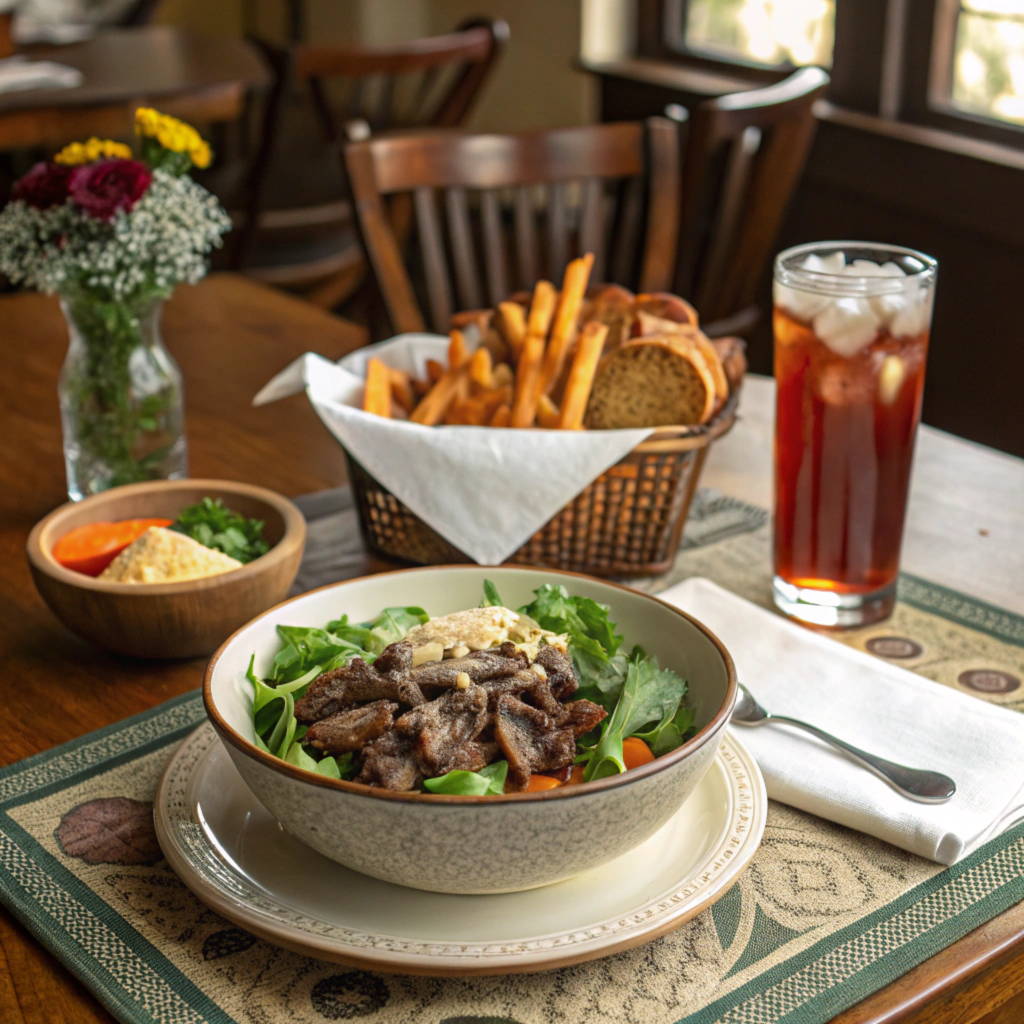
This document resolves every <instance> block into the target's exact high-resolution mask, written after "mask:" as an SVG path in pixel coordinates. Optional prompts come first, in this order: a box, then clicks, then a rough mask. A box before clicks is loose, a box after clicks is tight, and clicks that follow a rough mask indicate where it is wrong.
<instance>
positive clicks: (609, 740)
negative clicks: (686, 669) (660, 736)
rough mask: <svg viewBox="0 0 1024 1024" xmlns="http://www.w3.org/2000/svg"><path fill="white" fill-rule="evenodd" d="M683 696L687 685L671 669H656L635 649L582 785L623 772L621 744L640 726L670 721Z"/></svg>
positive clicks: (655, 666) (602, 727)
mask: <svg viewBox="0 0 1024 1024" xmlns="http://www.w3.org/2000/svg"><path fill="white" fill-rule="evenodd" d="M685 693H686V682H685V680H684V679H682V678H681V677H680V676H678V675H676V673H675V672H673V671H672V670H671V669H667V668H666V669H663V668H659V666H658V661H657V659H656V658H648V657H646V656H645V655H644V652H643V651H642V650H641V649H640V648H634V650H633V653H632V654H631V655H630V659H629V664H628V667H627V669H626V678H625V681H624V682H623V685H622V693H621V694H620V695H619V699H618V701H617V702H616V704H615V710H614V711H613V712H612V713H611V715H610V716H609V717H608V718H606V719H605V720H604V722H603V723H602V726H601V739H600V740H599V741H598V744H597V747H596V748H595V750H594V751H593V754H592V756H591V757H590V760H589V763H588V764H587V767H586V768H585V769H584V772H583V778H584V781H586V782H589V781H591V779H603V778H605V777H606V776H608V775H617V774H618V773H619V772H624V771H625V770H626V766H625V764H624V763H623V760H622V741H623V740H624V739H625V738H626V737H627V736H633V735H635V734H636V733H637V732H638V731H639V730H640V729H641V728H642V727H643V726H646V725H651V724H652V723H658V726H657V727H658V728H660V726H661V723H662V722H664V721H665V720H666V718H667V719H668V720H669V721H671V720H673V719H674V716H675V715H676V713H677V712H678V710H679V704H680V702H681V701H682V699H683V696H684V695H685Z"/></svg>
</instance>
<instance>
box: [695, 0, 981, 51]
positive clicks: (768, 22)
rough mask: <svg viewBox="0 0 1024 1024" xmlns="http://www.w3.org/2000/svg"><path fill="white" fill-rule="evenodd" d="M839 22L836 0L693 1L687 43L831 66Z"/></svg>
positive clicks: (697, 47)
mask: <svg viewBox="0 0 1024 1024" xmlns="http://www.w3.org/2000/svg"><path fill="white" fill-rule="evenodd" d="M989 2H996V0H989ZM834 23H835V0H689V3H688V5H687V18H686V43H687V45H688V46H689V47H691V48H693V49H695V50H713V51H716V52H718V53H720V54H722V55H723V56H729V57H740V58H742V59H744V60H749V61H754V62H755V63H758V64H782V63H785V62H786V61H789V62H790V63H791V64H798V65H799V64H820V65H823V66H825V67H828V66H829V65H830V64H831V63H832V33H833V27H834Z"/></svg>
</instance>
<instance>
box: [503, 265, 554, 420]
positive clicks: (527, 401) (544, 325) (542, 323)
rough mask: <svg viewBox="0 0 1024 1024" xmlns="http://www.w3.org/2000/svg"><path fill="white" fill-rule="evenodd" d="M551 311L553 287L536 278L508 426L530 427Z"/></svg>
mask: <svg viewBox="0 0 1024 1024" xmlns="http://www.w3.org/2000/svg"><path fill="white" fill-rule="evenodd" d="M554 310H555V289H554V286H553V285H552V284H551V282H550V281H538V282H537V287H536V288H534V290H533V302H531V303H530V315H529V317H528V318H527V321H526V341H525V342H524V343H523V349H522V351H521V352H520V354H519V365H518V366H517V367H516V398H515V402H513V403H512V426H513V427H532V426H533V421H534V419H536V416H537V399H538V398H540V371H541V366H542V364H543V361H544V346H545V344H546V342H545V339H546V337H547V333H548V328H549V327H550V326H551V315H552V313H554Z"/></svg>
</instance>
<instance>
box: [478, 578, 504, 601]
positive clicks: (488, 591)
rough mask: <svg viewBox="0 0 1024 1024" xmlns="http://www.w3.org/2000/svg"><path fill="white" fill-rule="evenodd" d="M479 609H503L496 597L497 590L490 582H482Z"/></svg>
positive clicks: (499, 599)
mask: <svg viewBox="0 0 1024 1024" xmlns="http://www.w3.org/2000/svg"><path fill="white" fill-rule="evenodd" d="M480 607H481V608H503V607H504V605H503V604H502V600H501V598H500V597H499V596H498V588H497V587H496V586H495V585H494V584H493V583H492V582H491V581H490V580H484V596H483V600H481V602H480Z"/></svg>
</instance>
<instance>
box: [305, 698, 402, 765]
mask: <svg viewBox="0 0 1024 1024" xmlns="http://www.w3.org/2000/svg"><path fill="white" fill-rule="evenodd" d="M397 710H398V705H397V704H396V703H395V702H394V701H390V700H375V701H373V703H371V704H363V705H361V706H360V707H355V708H350V709H349V710H348V711H337V712H335V713H334V714H333V715H331V716H330V717H328V718H322V719H320V721H319V722H314V723H313V724H312V725H311V726H310V727H309V731H308V732H307V733H306V738H305V742H306V743H309V744H311V745H312V746H314V747H316V749H317V750H322V751H323V752H324V753H325V754H346V753H348V752H349V751H350V750H361V749H362V748H363V747H364V746H365V745H366V744H367V743H369V742H370V741H371V740H375V739H377V737H378V736H383V735H384V733H386V732H388V731H389V730H390V729H391V727H392V726H393V725H394V724H395V712H396V711H397Z"/></svg>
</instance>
